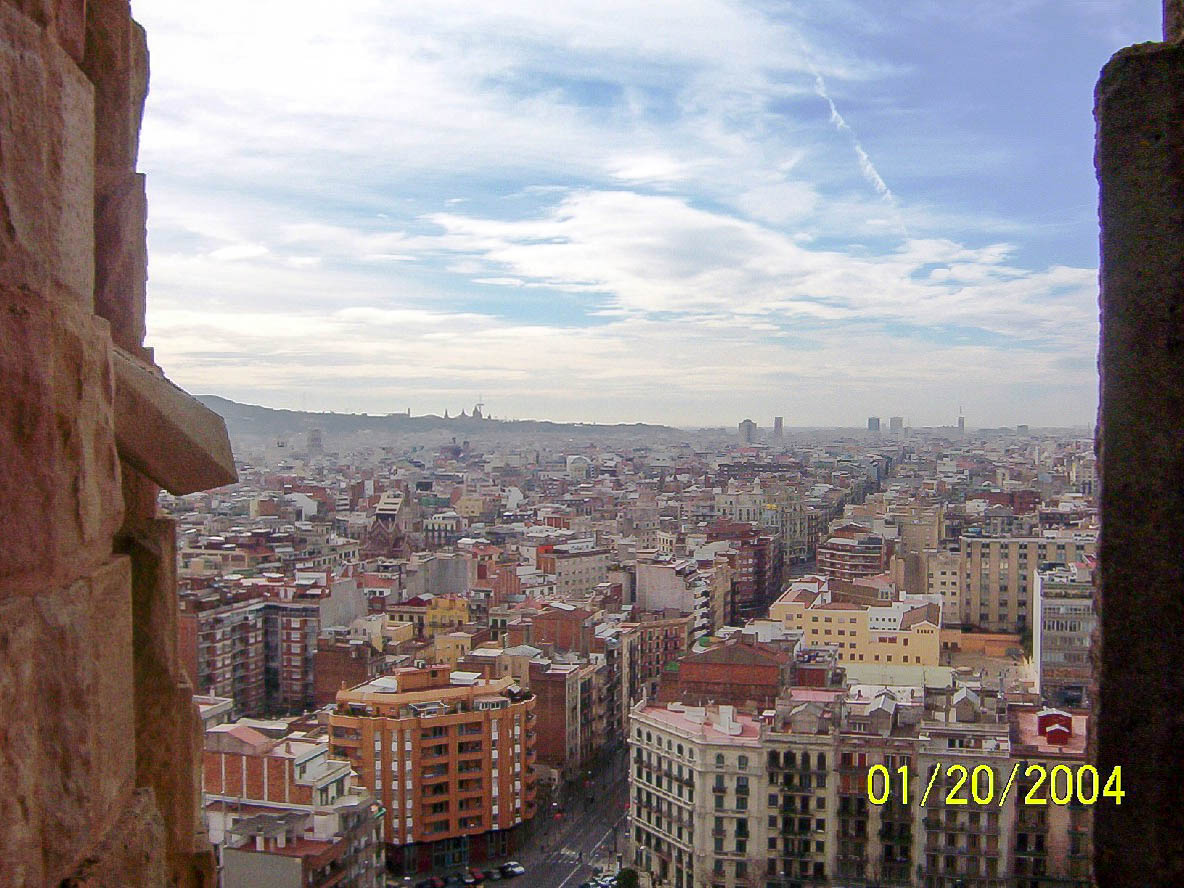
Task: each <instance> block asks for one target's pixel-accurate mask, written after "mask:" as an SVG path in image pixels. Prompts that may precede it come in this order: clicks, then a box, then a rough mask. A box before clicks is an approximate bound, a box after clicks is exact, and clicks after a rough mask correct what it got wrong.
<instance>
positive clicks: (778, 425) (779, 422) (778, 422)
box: [773, 416, 785, 438]
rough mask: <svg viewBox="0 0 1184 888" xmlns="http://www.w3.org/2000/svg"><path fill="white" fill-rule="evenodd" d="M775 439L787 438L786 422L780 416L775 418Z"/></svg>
mask: <svg viewBox="0 0 1184 888" xmlns="http://www.w3.org/2000/svg"><path fill="white" fill-rule="evenodd" d="M773 437H774V438H784V437H785V421H784V420H783V419H782V417H780V416H774V417H773Z"/></svg>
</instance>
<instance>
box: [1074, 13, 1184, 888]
mask: <svg viewBox="0 0 1184 888" xmlns="http://www.w3.org/2000/svg"><path fill="white" fill-rule="evenodd" d="M1182 8H1184V4H1181V2H1180V0H1167V2H1165V4H1164V36H1165V42H1163V43H1145V44H1141V45H1139V46H1132V47H1128V48H1127V49H1124V50H1122V51H1121V52H1119V53H1117V54H1116V55H1115V56H1114V58H1112V59H1111V60H1110V62H1109V64H1107V65H1106V67H1105V69H1104V70H1103V71H1102V77H1101V79H1100V80H1099V82H1098V88H1097V104H1096V110H1095V113H1096V116H1097V125H1098V129H1097V158H1096V162H1097V171H1098V182H1099V186H1100V202H1099V218H1100V223H1101V252H1102V255H1101V275H1100V283H1101V323H1102V341H1101V351H1100V355H1099V360H1098V366H1099V371H1100V374H1101V397H1100V403H1099V424H1098V437H1097V449H1098V469H1099V476H1100V479H1101V495H1100V507H1101V515H1102V535H1101V539H1100V543H1099V555H1100V557H1099V573H1098V583H1099V585H1098V589H1097V593H1096V596H1097V597H1096V603H1097V611H1098V614H1099V628H1100V633H1099V634H1100V637H1099V638H1096V639H1095V651H1094V657H1095V660H1094V662H1095V671H1096V674H1097V682H1098V689H1097V690H1098V693H1097V694H1096V699H1097V700H1098V701H1099V705H1098V710H1097V718H1096V719H1095V720H1094V724H1095V725H1096V730H1095V733H1094V736H1093V738H1092V740H1093V746H1094V751H1095V753H1096V757H1097V766H1098V770H1099V771H1100V772H1101V773H1102V774H1103V775H1105V776H1108V775H1109V774H1110V773H1111V772H1112V769H1113V768H1115V767H1121V768H1122V775H1123V778H1124V779H1123V786H1122V788H1123V790H1124V791H1125V792H1126V794H1127V795H1126V797H1125V798H1124V799H1123V801H1122V805H1121V806H1116V805H1113V804H1111V803H1109V802H1107V803H1106V804H1099V805H1098V807H1097V809H1096V811H1095V815H1094V824H1095V826H1094V850H1095V857H1094V865H1095V873H1096V877H1097V881H1098V884H1099V885H1100V886H1103V888H1109V886H1139V888H1144V886H1147V888H1149V886H1165V888H1167V886H1178V885H1184V852H1182V850H1181V843H1180V836H1181V833H1182V831H1184V806H1182V805H1181V803H1180V777H1181V775H1182V774H1184V719H1182V718H1181V711H1182V710H1181V707H1182V706H1184V646H1182V645H1181V644H1180V639H1181V637H1182V635H1184V561H1181V557H1180V555H1181V552H1184V521H1181V516H1182V515H1184V44H1181V43H1179V42H1170V41H1172V40H1178V38H1179V37H1180V36H1181V33H1180V32H1181V27H1182V24H1184V15H1182V14H1181V13H1182Z"/></svg>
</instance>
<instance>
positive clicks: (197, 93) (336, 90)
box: [136, 0, 1096, 422]
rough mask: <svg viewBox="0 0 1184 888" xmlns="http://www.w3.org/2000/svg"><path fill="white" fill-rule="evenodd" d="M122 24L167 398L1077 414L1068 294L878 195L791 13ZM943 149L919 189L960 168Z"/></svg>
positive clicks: (509, 5)
mask: <svg viewBox="0 0 1184 888" xmlns="http://www.w3.org/2000/svg"><path fill="white" fill-rule="evenodd" d="M840 7H841V9H840ZM836 10H837V13H836V14H842V15H849V16H851V17H852V20H853V21H854V20H855V19H857V18H858V16H859V14H861V10H860V9H859V8H858V6H852V5H850V4H838V5H836ZM136 11H137V13H138V14H139V15H140V16H141V17H142V20H143V21H144V22H145V24H146V25H147V27H148V30H149V39H150V45H151V50H152V53H153V55H152V67H153V72H152V78H153V80H152V90H151V93H150V96H149V105H148V114H147V118H146V122H145V127H144V135H143V142H142V144H143V148H142V158H141V166H142V168H143V169H145V170H146V171H147V172H148V173H149V194H150V214H151V215H150V226H151V241H152V246H151V270H150V271H151V273H150V287H151V300H152V301H151V310H150V313H149V328H150V334H151V344H153V345H155V346H156V348H157V350H158V351H157V353H158V355H159V356H160V359H161V361H162V362H163V363H164V366H165V367H166V369H168V370H169V371H170V373H172V374H173V375H174V376H175V377H176V378H177V379H178V380H179V381H180V382H181V383H182V384H185V385H187V386H189V387H190V388H194V389H199V390H207V391H218V392H226V393H234V392H241V391H244V390H245V389H246V388H247V387H249V386H253V387H255V388H257V389H260V390H264V391H266V392H267V393H268V395H269V397H270V398H272V400H273V401H274V402H275V403H281V402H282V401H284V399H287V403H288V404H289V405H293V402H292V396H293V392H297V391H303V390H306V391H309V392H316V393H319V395H318V397H319V398H321V401H320V402H319V403H318V405H317V406H319V407H322V408H326V409H328V408H331V407H333V406H334V401H333V397H334V396H335V394H336V396H349V397H353V398H357V397H362V396H363V394H359V393H364V397H366V398H371V399H373V400H374V405H373V409H382V407H383V406H384V405H386V406H389V407H391V408H392V409H403V408H404V407H405V406H406V403H405V402H406V401H407V400H408V399H412V401H413V403H416V404H420V401H421V400H422V401H423V402H424V403H423V407H424V408H425V409H433V410H435V409H439V406H438V403H437V402H436V401H434V400H433V399H434V398H436V395H437V393H461V392H471V391H472V390H473V388H474V387H478V388H483V389H485V390H486V391H487V392H489V391H491V390H493V389H494V388H495V387H496V388H498V389H499V394H498V395H497V397H500V398H501V399H503V402H504V403H505V404H506V405H507V406H506V409H505V411H504V412H507V413H516V414H517V415H528V414H530V413H531V411H532V409H533V408H532V405H540V404H541V405H546V406H547V407H548V409H552V410H556V411H561V412H562V411H567V412H566V414H565V417H558V418H599V419H618V418H622V419H625V418H627V419H658V420H666V421H674V422H682V421H688V422H689V421H711V420H712V418H713V416H714V413H715V412H716V411H720V410H725V411H727V410H732V409H740V408H741V407H743V408H744V409H745V410H749V411H751V412H753V413H756V412H757V408H758V407H759V406H760V405H761V404H767V403H770V402H771V399H773V400H775V399H789V400H791V401H792V402H793V404H790V405H788V406H787V407H786V410H785V412H786V413H790V412H791V410H790V409H789V408H790V407H791V406H794V405H796V410H797V412H798V413H799V415H800V417H801V418H802V420H803V421H804V420H805V419H806V418H807V417H813V418H814V419H815V420H816V421H819V422H822V421H840V420H841V419H842V418H843V417H844V416H846V415H847V413H848V412H851V411H854V413H855V414H856V415H858V414H859V413H862V412H864V411H865V407H864V406H863V400H861V399H865V398H879V399H885V398H888V397H890V396H892V392H897V393H899V392H900V391H901V390H902V389H905V390H907V391H908V392H909V393H910V397H914V398H924V399H929V400H932V401H933V402H934V403H935V404H936V403H937V402H939V401H941V399H943V398H955V397H959V396H961V393H962V389H966V390H967V394H968V395H969V393H971V392H977V395H978V397H979V398H980V399H981V401H982V402H983V403H988V402H989V403H992V404H995V405H997V409H999V410H1001V411H1002V410H1005V409H1006V404H1005V399H1002V398H1001V396H999V394H998V393H999V392H1000V391H1003V390H1004V389H1005V388H1006V387H1007V386H1015V387H1020V388H1017V389H1014V390H1011V392H1012V394H1014V391H1019V390H1021V389H1022V387H1024V386H1029V387H1030V386H1032V385H1034V384H1035V382H1036V381H1037V380H1040V379H1044V378H1053V377H1055V378H1057V379H1059V380H1063V381H1064V384H1065V385H1068V386H1071V387H1074V388H1073V391H1074V392H1078V393H1081V392H1084V393H1087V394H1085V395H1084V398H1085V400H1084V401H1083V402H1082V403H1083V404H1084V409H1083V410H1081V411H1078V408H1077V407H1076V406H1074V405H1073V404H1072V399H1066V398H1059V399H1057V400H1056V401H1055V402H1052V401H1049V400H1048V399H1045V401H1043V402H1042V403H1044V404H1045V406H1046V407H1048V408H1050V409H1054V410H1055V409H1061V408H1062V407H1063V409H1064V410H1065V411H1067V412H1066V416H1065V418H1066V419H1068V418H1069V412H1073V411H1076V412H1073V416H1074V417H1078V416H1079V415H1080V413H1081V412H1086V411H1088V410H1089V409H1090V404H1089V403H1087V402H1089V399H1090V396H1089V395H1088V392H1089V390H1090V387H1091V384H1092V382H1091V380H1092V377H1091V372H1092V371H1091V370H1090V369H1089V363H1090V362H1089V358H1090V357H1091V356H1092V350H1093V347H1094V346H1093V343H1094V342H1095V337H1096V311H1095V309H1094V299H1095V293H1096V285H1095V280H1094V275H1095V272H1094V271H1092V270H1090V269H1078V268H1070V267H1067V266H1063V265H1058V264H1056V263H1049V264H1048V267H1027V265H1025V264H1024V263H1021V262H1020V261H1019V260H1017V259H1016V255H1017V253H1018V250H1017V249H1016V248H1015V247H1014V246H1012V245H1013V244H1015V243H1016V242H1017V241H1018V239H1019V238H1020V237H1021V236H1022V235H1023V233H1024V232H1023V229H1024V226H1023V224H1022V223H1016V222H1015V220H1010V219H1007V218H1005V217H1002V216H995V217H992V218H987V217H986V216H985V215H982V214H980V215H975V214H973V213H968V212H967V211H965V210H960V209H958V208H957V207H952V206H946V205H941V204H933V203H923V202H922V200H920V199H918V198H916V197H914V196H912V195H910V193H909V190H908V188H907V187H900V186H899V185H898V184H897V183H896V182H892V184H893V185H894V186H896V191H895V192H894V191H892V190H890V189H889V185H888V183H886V182H885V178H884V177H882V176H881V169H887V167H884V166H883V164H880V165H879V166H878V165H877V164H878V163H879V159H878V158H877V157H875V156H874V155H875V150H874V148H873V147H872V146H873V145H875V144H876V142H875V141H874V140H872V139H870V138H869V139H868V141H867V142H866V146H867V148H866V150H865V143H864V142H863V141H860V140H859V139H856V138H855V134H854V132H852V131H851V130H852V127H851V126H849V125H848V122H847V118H844V117H843V116H842V114H840V109H841V110H843V111H846V110H847V109H848V103H849V102H850V98H849V93H850V91H854V90H859V89H867V88H871V87H873V86H878V85H880V84H881V83H882V81H884V80H885V79H886V78H891V77H893V76H895V75H896V74H897V73H898V72H897V70H896V69H894V68H893V67H892V66H891V65H889V64H886V63H885V62H884V61H882V60H880V59H876V58H873V57H870V56H869V57H866V58H859V57H854V56H852V55H850V54H848V53H845V52H843V51H842V50H841V48H838V47H837V44H834V45H832V44H831V43H829V42H827V41H826V40H824V39H822V37H821V36H820V35H821V34H822V31H821V29H820V28H819V26H818V22H817V21H805V20H803V18H802V17H803V16H805V15H806V14H807V13H808V14H810V15H815V16H817V15H820V13H819V12H818V11H817V10H814V11H810V10H804V9H802V10H799V9H797V8H792V7H789V6H788V5H786V6H784V7H781V6H779V5H778V6H770V7H767V8H764V9H762V8H761V7H760V6H758V5H752V4H746V3H740V2H728V0H688V2H684V3H680V4H663V3H636V2H633V0H601V2H591V0H587V2H583V0H581V2H558V3H556V2H553V0H548V2H544V0H507V2H505V3H497V4H483V3H473V2H470V0H438V2H433V3H431V4H422V5H415V4H391V3H387V2H381V0H352V2H351V3H349V4H347V5H346V6H345V7H344V8H342V9H341V10H337V9H336V8H335V9H334V10H333V11H331V12H327V11H326V7H325V6H324V4H322V3H314V2H311V0H301V2H280V0H254V2H252V3H249V4H242V3H237V2H235V3H232V2H230V0H210V2H207V3H204V4H202V5H201V7H200V9H197V10H195V8H194V7H193V6H192V4H182V3H180V2H176V0H175V2H154V3H152V4H147V3H145V4H142V5H140V4H137V7H136ZM869 28H870V26H869ZM861 33H862V32H861ZM816 77H817V79H815V78H816ZM823 78H825V80H824V79H823ZM816 90H817V92H818V94H817V95H816V94H815V91H816ZM845 90H846V91H847V92H845ZM832 95H833V96H835V97H836V100H835V101H832V100H831V96H832ZM828 112H829V116H830V119H831V120H832V121H833V122H832V123H828V122H827V120H828ZM850 119H851V120H852V121H855V120H856V119H857V118H856V117H855V116H853V115H852V116H851V117H850ZM836 125H837V131H836ZM860 135H861V136H862V135H864V133H863V131H862V128H861V130H860ZM991 150H993V151H996V152H997V151H998V149H997V147H996V146H992V147H991ZM942 153H943V152H940V151H928V152H927V156H926V157H925V158H924V161H923V164H924V165H926V166H928V167H931V168H933V169H938V168H943V169H945V168H955V167H958V165H961V167H966V166H969V165H970V164H971V163H972V162H973V161H972V160H968V159H965V158H960V159H958V160H957V162H956V163H955V162H954V161H953V160H951V161H946V160H945V159H944V158H943V156H942ZM945 153H946V154H949V153H951V152H945ZM999 156H1001V155H999V154H996V155H995V160H996V161H997V160H998V158H999ZM943 164H944V165H945V166H943ZM921 165H922V163H918V166H921ZM897 168H898V169H899V165H898V166H897ZM910 174H912V175H916V174H917V171H916V169H913V168H910ZM888 178H889V180H891V178H892V177H891V176H888ZM910 198H911V199H910ZM906 230H907V231H908V232H910V233H911V234H912V236H911V237H907V236H903V235H902V232H903V231H906ZM968 233H969V234H968ZM991 240H994V241H1000V243H986V244H984V241H991ZM1003 241H1007V243H1003ZM475 294H476V295H475ZM552 295H553V296H554V298H553V299H552V298H551V296H552ZM474 306H479V308H474ZM524 318H528V319H529V322H525V321H524V320H523V319H524ZM1065 362H1068V363H1069V364H1070V365H1071V366H1073V367H1080V368H1084V369H1081V370H1080V371H1078V370H1072V371H1070V372H1066V371H1065V370H1064V367H1063V365H1064V364H1065ZM951 377H957V379H958V382H957V386H955V387H958V386H960V387H961V388H958V391H957V392H954V393H951V386H954V383H953V382H951ZM656 393H660V398H658V397H657V396H656ZM992 393H994V394H992ZM388 399H390V400H391V403H389V404H387V401H388ZM795 399H796V400H795ZM355 403H356V402H355ZM778 403H781V402H778ZM564 405H566V406H564ZM309 406H312V405H311V404H310V405H309ZM901 409H903V408H901ZM934 409H935V410H936V409H938V408H936V407H935V408H934ZM942 409H944V408H942ZM873 412H884V411H883V410H880V411H873ZM939 413H940V411H939ZM840 414H842V416H840ZM536 415H537V414H536ZM940 415H944V414H940ZM1010 419H1011V417H1010V416H1000V418H999V421H1001V422H1002V421H1009V420H1010Z"/></svg>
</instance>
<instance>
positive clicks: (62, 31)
mask: <svg viewBox="0 0 1184 888" xmlns="http://www.w3.org/2000/svg"><path fill="white" fill-rule="evenodd" d="M53 31H54V36H55V37H57V40H58V44H59V45H60V46H61V47H62V49H64V50H66V52H68V53H69V54H70V58H72V59H73V60H74V61H76V62H81V61H82V57H83V54H84V52H85V51H86V0H54V6H53Z"/></svg>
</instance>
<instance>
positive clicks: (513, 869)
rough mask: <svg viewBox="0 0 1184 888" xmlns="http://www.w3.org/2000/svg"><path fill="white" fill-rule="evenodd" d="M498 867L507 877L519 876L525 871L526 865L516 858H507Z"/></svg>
mask: <svg viewBox="0 0 1184 888" xmlns="http://www.w3.org/2000/svg"><path fill="white" fill-rule="evenodd" d="M499 869H500V870H501V871H502V875H503V876H505V877H506V878H507V879H508V878H511V877H513V876H521V875H523V874H524V873H525V872H526V867H524V866H523V865H522V864H520V863H519V862H518V861H517V860H507V861H506V862H505V863H503V864H502V865H501V866H500V867H499Z"/></svg>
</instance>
